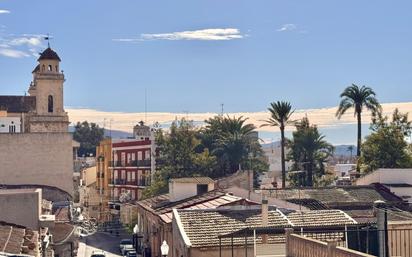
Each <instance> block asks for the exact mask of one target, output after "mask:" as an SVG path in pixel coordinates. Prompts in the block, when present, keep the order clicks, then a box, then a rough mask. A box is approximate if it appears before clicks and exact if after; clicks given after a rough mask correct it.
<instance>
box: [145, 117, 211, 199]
mask: <svg viewBox="0 0 412 257" xmlns="http://www.w3.org/2000/svg"><path fill="white" fill-rule="evenodd" d="M198 134H199V130H197V129H196V128H195V127H194V126H193V124H192V123H191V122H189V121H186V120H185V119H182V120H180V121H174V122H173V123H172V125H171V127H170V131H169V132H168V133H164V132H163V131H162V130H158V131H156V144H157V146H158V149H159V156H158V157H156V175H155V177H154V180H153V181H152V184H151V186H150V187H148V188H147V190H145V191H146V192H145V196H151V195H155V194H159V193H164V192H167V186H168V181H169V179H171V178H181V177H193V176H211V175H213V172H214V170H215V166H216V158H215V157H214V156H212V155H210V154H209V151H208V150H207V149H201V148H200V147H199V146H200V143H201V141H200V139H199V135H198Z"/></svg>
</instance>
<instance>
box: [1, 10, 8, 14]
mask: <svg viewBox="0 0 412 257" xmlns="http://www.w3.org/2000/svg"><path fill="white" fill-rule="evenodd" d="M6 13H10V11H9V10H4V9H0V14H6Z"/></svg>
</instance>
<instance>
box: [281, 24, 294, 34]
mask: <svg viewBox="0 0 412 257" xmlns="http://www.w3.org/2000/svg"><path fill="white" fill-rule="evenodd" d="M296 29H297V26H296V24H293V23H288V24H283V25H282V26H281V27H280V28H279V29H278V30H277V31H279V32H284V31H292V30H296Z"/></svg>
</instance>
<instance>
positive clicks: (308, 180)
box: [288, 118, 333, 186]
mask: <svg viewBox="0 0 412 257" xmlns="http://www.w3.org/2000/svg"><path fill="white" fill-rule="evenodd" d="M288 144H289V147H290V152H289V154H288V158H289V159H290V160H292V161H293V167H292V168H293V169H295V170H302V169H303V170H304V171H305V172H306V177H305V178H304V179H303V181H299V175H298V176H295V177H292V183H294V184H301V185H303V186H313V181H314V179H318V178H320V177H321V176H322V175H324V174H325V167H324V162H326V160H327V158H329V156H331V155H332V153H333V146H332V145H331V144H329V143H328V142H327V141H326V140H325V137H324V136H323V135H322V134H320V133H319V131H318V128H317V127H316V126H314V125H310V124H309V120H308V119H307V118H303V119H302V121H301V122H299V123H297V124H296V131H294V132H293V139H292V140H290V141H289V142H288Z"/></svg>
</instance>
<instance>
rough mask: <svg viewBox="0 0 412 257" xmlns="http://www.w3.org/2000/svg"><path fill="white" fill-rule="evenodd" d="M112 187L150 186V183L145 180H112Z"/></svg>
mask: <svg viewBox="0 0 412 257" xmlns="http://www.w3.org/2000/svg"><path fill="white" fill-rule="evenodd" d="M110 184H112V185H125V186H142V187H144V186H150V182H149V181H147V180H145V179H140V180H139V179H138V180H126V179H112V180H110Z"/></svg>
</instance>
